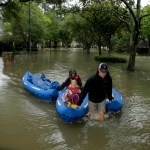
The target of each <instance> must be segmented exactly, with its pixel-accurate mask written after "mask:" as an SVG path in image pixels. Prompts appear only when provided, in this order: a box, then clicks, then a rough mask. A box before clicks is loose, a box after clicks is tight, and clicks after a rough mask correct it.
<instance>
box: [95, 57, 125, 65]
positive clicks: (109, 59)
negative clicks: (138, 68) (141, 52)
mask: <svg viewBox="0 0 150 150" xmlns="http://www.w3.org/2000/svg"><path fill="white" fill-rule="evenodd" d="M95 60H97V61H101V62H115V63H126V62H127V60H126V59H125V58H121V57H116V56H95Z"/></svg>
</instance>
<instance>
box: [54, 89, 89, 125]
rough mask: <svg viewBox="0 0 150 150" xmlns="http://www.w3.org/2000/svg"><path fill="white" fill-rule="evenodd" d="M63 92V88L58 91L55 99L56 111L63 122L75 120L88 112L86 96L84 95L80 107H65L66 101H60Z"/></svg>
mask: <svg viewBox="0 0 150 150" xmlns="http://www.w3.org/2000/svg"><path fill="white" fill-rule="evenodd" d="M64 93H65V89H64V90H62V91H60V92H59V96H58V98H57V100H56V111H57V112H58V115H59V116H60V118H61V119H62V120H63V121H64V122H76V121H78V120H79V119H81V118H82V117H84V116H85V114H86V113H87V112H88V96H86V97H85V99H84V101H83V103H82V104H81V106H80V107H77V108H73V107H71V106H70V107H67V105H66V103H64V102H63V101H62V96H63V94H64Z"/></svg>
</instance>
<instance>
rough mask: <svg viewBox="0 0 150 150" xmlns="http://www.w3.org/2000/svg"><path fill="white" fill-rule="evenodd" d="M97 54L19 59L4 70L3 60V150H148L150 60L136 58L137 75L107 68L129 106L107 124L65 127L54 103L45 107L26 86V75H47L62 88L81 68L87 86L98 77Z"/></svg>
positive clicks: (0, 110)
mask: <svg viewBox="0 0 150 150" xmlns="http://www.w3.org/2000/svg"><path fill="white" fill-rule="evenodd" d="M96 54H98V52H91V54H89V55H87V54H86V53H85V52H84V51H83V50H78V49H72V50H71V51H70V50H56V51H51V52H50V53H49V52H47V53H44V52H42V51H39V52H38V53H34V54H30V55H28V54H20V55H16V56H15V61H14V64H11V65H8V66H5V65H4V64H3V60H2V58H0V150H61V149H65V150H80V149H82V150H91V149H92V150H149V148H150V57H146V56H138V57H137V58H136V67H135V68H136V71H135V72H132V73H130V72H127V71H126V67H127V64H116V63H115V64H114V63H108V66H109V70H110V75H111V76H112V79H113V87H114V88H116V89H117V90H118V91H119V92H120V93H121V94H122V97H123V99H124V101H125V105H124V107H123V109H122V112H120V113H118V114H116V115H115V116H113V117H111V118H107V119H106V121H105V122H104V123H100V122H98V121H90V120H88V119H87V118H86V117H85V118H83V119H82V120H80V121H78V122H76V123H73V124H66V123H64V122H62V121H61V120H60V118H59V116H58V115H57V112H56V108H55V103H54V102H53V103H46V102H43V101H40V100H39V99H38V98H36V97H35V96H34V95H32V94H31V93H29V92H28V91H27V90H25V89H24V87H23V86H22V84H21V80H22V77H23V75H24V74H25V72H26V71H30V72H31V73H33V74H36V73H39V72H43V73H44V74H45V75H46V76H47V77H48V78H49V79H50V80H51V81H58V82H60V83H62V82H63V81H64V80H65V79H66V77H67V76H68V70H69V68H72V67H74V68H76V69H77V71H78V73H79V74H80V77H81V79H82V81H83V84H84V83H85V81H86V80H87V78H88V77H89V76H90V75H92V74H94V73H95V72H96V68H97V67H98V65H99V62H96V61H95V60H94V56H95V55H96Z"/></svg>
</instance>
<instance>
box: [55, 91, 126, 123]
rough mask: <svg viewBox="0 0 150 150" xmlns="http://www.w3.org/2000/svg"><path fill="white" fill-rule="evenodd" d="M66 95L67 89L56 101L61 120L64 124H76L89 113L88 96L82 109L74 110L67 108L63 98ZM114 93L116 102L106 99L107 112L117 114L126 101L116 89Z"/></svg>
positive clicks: (61, 92)
mask: <svg viewBox="0 0 150 150" xmlns="http://www.w3.org/2000/svg"><path fill="white" fill-rule="evenodd" d="M64 93H65V89H64V90H62V91H60V93H59V96H58V98H57V100H56V110H57V112H58V114H59V116H60V118H61V119H62V120H63V121H64V122H76V121H77V120H79V119H81V118H82V117H84V116H85V114H86V113H87V112H88V95H87V96H86V97H85V99H84V101H83V102H82V104H81V107H77V108H72V107H67V106H66V103H64V102H63V101H62V96H63V94H64ZM112 93H113V96H114V100H113V101H112V102H110V101H109V100H108V99H106V110H107V111H110V112H117V111H119V110H121V108H122V107H123V105H124V101H123V99H122V97H121V95H120V94H119V92H117V91H116V90H115V89H112Z"/></svg>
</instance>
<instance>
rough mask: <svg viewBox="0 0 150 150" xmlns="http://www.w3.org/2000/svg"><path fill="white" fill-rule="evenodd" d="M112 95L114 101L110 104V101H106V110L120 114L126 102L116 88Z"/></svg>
mask: <svg viewBox="0 0 150 150" xmlns="http://www.w3.org/2000/svg"><path fill="white" fill-rule="evenodd" d="M112 94H113V97H114V100H113V101H112V102H110V101H109V100H108V99H106V110H107V111H110V112H118V111H119V110H121V108H122V107H123V105H124V100H123V99H122V96H121V95H120V93H119V92H118V91H117V90H115V89H114V88H113V89H112Z"/></svg>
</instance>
